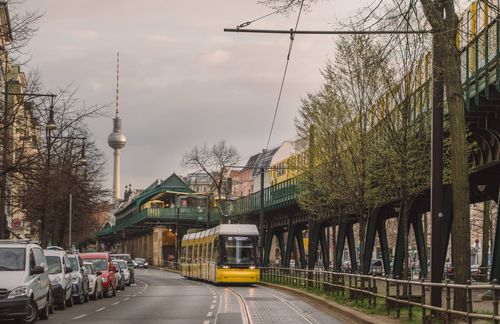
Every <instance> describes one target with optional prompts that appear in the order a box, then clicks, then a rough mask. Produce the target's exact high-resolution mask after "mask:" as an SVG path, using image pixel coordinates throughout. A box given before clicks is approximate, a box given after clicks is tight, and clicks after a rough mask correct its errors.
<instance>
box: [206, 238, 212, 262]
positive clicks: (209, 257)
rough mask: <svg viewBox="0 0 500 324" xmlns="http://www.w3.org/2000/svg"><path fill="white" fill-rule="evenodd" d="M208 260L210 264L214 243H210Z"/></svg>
mask: <svg viewBox="0 0 500 324" xmlns="http://www.w3.org/2000/svg"><path fill="white" fill-rule="evenodd" d="M207 259H208V262H211V261H212V242H210V243H208V250H207Z"/></svg>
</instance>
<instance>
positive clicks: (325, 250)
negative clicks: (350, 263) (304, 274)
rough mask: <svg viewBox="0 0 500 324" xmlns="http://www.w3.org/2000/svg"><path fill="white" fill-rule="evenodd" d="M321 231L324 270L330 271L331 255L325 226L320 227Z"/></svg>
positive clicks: (320, 239)
mask: <svg viewBox="0 0 500 324" xmlns="http://www.w3.org/2000/svg"><path fill="white" fill-rule="evenodd" d="M318 227H319V228H320V230H319V241H320V243H321V255H322V256H323V258H322V259H323V268H324V269H325V270H328V269H329V268H330V255H329V253H328V241H327V239H326V234H325V226H324V225H323V226H318Z"/></svg>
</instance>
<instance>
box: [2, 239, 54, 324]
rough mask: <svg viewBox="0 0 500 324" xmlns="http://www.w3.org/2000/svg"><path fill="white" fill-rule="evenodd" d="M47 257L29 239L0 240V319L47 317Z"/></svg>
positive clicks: (24, 320)
mask: <svg viewBox="0 0 500 324" xmlns="http://www.w3.org/2000/svg"><path fill="white" fill-rule="evenodd" d="M46 270H47V260H46V258H45V255H44V254H43V250H42V249H41V248H40V246H38V245H37V244H33V243H30V242H29V241H28V240H0V320H2V319H5V318H16V319H19V320H20V321H21V322H22V323H34V322H35V321H36V320H37V318H40V319H48V317H49V313H50V311H51V309H52V293H51V290H50V280H49V276H48V274H47V273H46Z"/></svg>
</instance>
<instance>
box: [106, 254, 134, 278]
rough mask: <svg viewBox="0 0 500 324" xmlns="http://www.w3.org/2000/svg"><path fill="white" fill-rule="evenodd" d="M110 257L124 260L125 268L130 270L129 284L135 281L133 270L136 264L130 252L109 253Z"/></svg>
mask: <svg viewBox="0 0 500 324" xmlns="http://www.w3.org/2000/svg"><path fill="white" fill-rule="evenodd" d="M111 259H119V260H120V259H121V260H125V261H126V262H127V268H128V271H129V272H130V281H129V284H133V283H135V271H134V268H135V267H136V264H137V263H135V262H134V261H133V260H132V257H131V256H130V254H126V253H122V254H111Z"/></svg>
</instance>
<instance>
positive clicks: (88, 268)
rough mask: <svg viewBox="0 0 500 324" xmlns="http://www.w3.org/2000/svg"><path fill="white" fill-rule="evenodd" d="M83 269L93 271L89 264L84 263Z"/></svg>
mask: <svg viewBox="0 0 500 324" xmlns="http://www.w3.org/2000/svg"><path fill="white" fill-rule="evenodd" d="M85 270H87V273H89V274H93V273H94V271H93V269H92V266H91V265H90V264H85Z"/></svg>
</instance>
